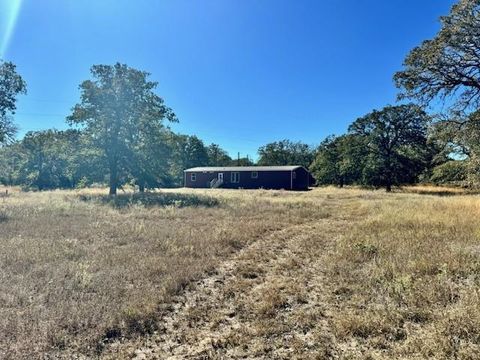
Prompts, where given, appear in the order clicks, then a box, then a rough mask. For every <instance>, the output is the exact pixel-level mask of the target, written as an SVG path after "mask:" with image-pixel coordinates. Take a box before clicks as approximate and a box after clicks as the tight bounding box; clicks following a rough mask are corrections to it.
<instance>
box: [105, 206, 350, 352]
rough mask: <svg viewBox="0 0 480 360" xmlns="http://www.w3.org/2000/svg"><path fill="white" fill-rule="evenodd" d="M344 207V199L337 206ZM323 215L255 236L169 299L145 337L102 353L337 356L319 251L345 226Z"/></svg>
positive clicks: (326, 252) (332, 208)
mask: <svg viewBox="0 0 480 360" xmlns="http://www.w3.org/2000/svg"><path fill="white" fill-rule="evenodd" d="M342 205H343V207H345V204H342ZM324 209H325V213H324V216H322V217H321V218H318V219H317V220H315V221H312V222H309V223H306V224H300V225H294V226H290V227H288V228H285V229H282V230H279V231H275V232H273V233H271V234H269V235H268V236H266V237H264V238H262V239H259V240H257V241H256V242H255V243H253V244H252V245H251V246H249V247H247V248H245V249H243V250H242V251H240V252H239V253H237V254H236V255H235V256H234V257H233V258H232V259H230V260H228V261H226V262H225V263H223V264H222V265H221V266H220V267H219V268H218V269H217V271H216V272H215V273H213V274H211V275H209V276H208V277H206V278H204V279H203V280H201V281H198V282H197V283H195V284H193V285H192V286H191V287H190V289H189V290H188V291H186V292H185V293H184V294H183V295H181V296H179V297H177V299H176V302H175V304H174V305H173V306H172V309H171V312H170V313H169V314H168V315H167V316H166V317H165V318H164V321H163V323H164V326H163V328H162V329H161V330H160V331H157V332H156V333H155V334H154V335H153V336H150V337H148V338H146V339H141V340H137V341H133V342H129V343H124V344H114V345H113V346H112V347H110V349H109V353H108V354H107V355H106V357H107V358H111V359H113V358H117V357H124V356H125V357H126V356H131V357H134V358H136V359H143V358H149V359H150V358H151V359H185V358H188V359H190V358H192V359H223V358H249V359H266V358H268V359H270V358H275V359H295V358H297V359H306V358H312V359H319V358H320V359H321V358H332V357H336V356H337V355H338V349H337V348H336V341H335V339H334V337H333V335H332V331H331V329H330V324H329V321H328V319H329V316H330V315H329V312H330V311H332V309H331V306H329V305H328V300H327V299H326V298H327V297H328V296H330V294H331V292H332V289H331V288H330V286H331V285H330V284H329V281H328V280H327V270H326V268H325V264H326V263H328V261H325V257H328V256H330V254H331V251H332V249H331V245H332V244H334V243H335V242H336V237H338V236H341V232H340V231H339V229H344V230H346V229H347V228H348V227H350V226H351V225H352V217H351V214H350V216H349V218H348V219H347V218H342V217H341V216H338V214H337V216H336V217H335V219H332V217H331V216H330V211H334V212H335V213H338V212H339V211H340V209H339V205H338V204H335V203H334V202H333V201H331V200H330V201H328V200H327V201H325V202H324Z"/></svg>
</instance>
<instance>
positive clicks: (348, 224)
mask: <svg viewBox="0 0 480 360" xmlns="http://www.w3.org/2000/svg"><path fill="white" fill-rule="evenodd" d="M0 191H1V190H0ZM104 193H105V192H104V191H103V190H82V191H78V192H74V191H70V192H69V191H54V192H43V193H22V192H18V191H13V192H12V191H11V195H10V196H9V197H6V198H5V197H3V198H0V277H1V279H0V280H1V281H0V333H1V334H2V336H1V337H0V358H7V359H8V358H11V359H18V358H41V357H44V358H73V357H74V356H75V357H77V358H82V357H84V358H107V359H118V358H132V357H135V358H137V359H141V358H155V359H165V358H176V359H183V358H192V359H224V358H257V359H260V358H264V359H270V358H275V359H309V358H311V359H330V358H333V359H412V358H413V359H414V358H418V359H424V358H434V359H445V358H451V359H478V358H480V299H479V290H480V220H479V219H480V197H478V196H477V195H472V194H467V193H465V192H464V191H459V190H451V189H438V188H429V187H425V188H421V187H415V188H407V189H403V190H402V191H397V192H394V193H392V194H386V193H384V192H383V191H369V190H360V189H335V188H322V189H315V190H312V191H310V192H301V193H296V192H283V191H262V190H259V191H243V190H237V191H229V190H208V191H207V190H201V191H193V190H185V189H182V190H176V191H173V190H169V191H161V192H157V193H151V194H147V195H145V196H139V195H133V194H121V195H120V196H118V198H117V199H116V200H115V201H111V200H110V199H109V198H108V197H105V196H104V195H103V194H104Z"/></svg>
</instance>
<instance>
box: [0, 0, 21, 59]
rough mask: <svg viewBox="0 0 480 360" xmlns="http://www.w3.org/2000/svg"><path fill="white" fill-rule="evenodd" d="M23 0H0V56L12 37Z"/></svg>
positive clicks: (3, 53) (4, 51) (0, 56)
mask: <svg viewBox="0 0 480 360" xmlns="http://www.w3.org/2000/svg"><path fill="white" fill-rule="evenodd" d="M22 1H23V0H0V58H2V57H3V56H4V55H5V53H6V51H7V48H8V45H9V43H10V40H11V39H12V35H13V32H14V30H15V24H16V23H17V18H18V14H19V13H20V8H21V6H22Z"/></svg>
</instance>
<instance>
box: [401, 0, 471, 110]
mask: <svg viewBox="0 0 480 360" xmlns="http://www.w3.org/2000/svg"><path fill="white" fill-rule="evenodd" d="M394 79H395V82H396V85H397V86H398V87H399V88H400V89H401V90H402V93H401V94H400V98H405V97H407V98H412V99H416V100H419V101H421V102H422V103H424V104H427V103H430V102H431V101H432V100H435V99H442V100H445V99H447V98H449V100H450V101H451V102H452V103H453V105H454V107H455V108H456V109H457V110H466V109H468V108H470V109H474V110H477V109H478V108H479V105H480V1H479V0H460V1H459V2H458V3H457V4H455V5H454V6H453V7H452V9H451V11H450V14H449V15H447V16H444V17H442V18H441V29H440V31H439V32H438V33H437V35H436V36H435V37H434V38H433V39H431V40H426V41H424V42H423V43H422V44H421V45H419V46H417V47H415V48H414V49H413V50H412V51H411V52H410V53H409V54H408V56H407V57H406V59H405V61H404V69H403V70H402V71H399V72H397V73H396V74H395V76H394Z"/></svg>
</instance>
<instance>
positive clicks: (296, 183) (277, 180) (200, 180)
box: [185, 168, 309, 190]
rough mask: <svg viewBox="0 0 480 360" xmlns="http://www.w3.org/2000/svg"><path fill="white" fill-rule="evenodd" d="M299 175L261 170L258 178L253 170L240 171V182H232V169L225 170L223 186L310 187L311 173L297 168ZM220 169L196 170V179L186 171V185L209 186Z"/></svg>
mask: <svg viewBox="0 0 480 360" xmlns="http://www.w3.org/2000/svg"><path fill="white" fill-rule="evenodd" d="M295 171H296V173H297V176H296V178H295V179H292V178H291V176H292V172H291V171H259V172H258V178H256V179H255V178H252V172H251V171H239V174H240V181H239V182H238V183H232V182H231V173H232V172H231V171H223V172H222V173H223V179H224V180H223V184H222V186H221V187H222V188H226V189H238V188H243V189H258V188H265V189H286V190H288V189H290V188H291V186H292V185H293V189H296V190H304V189H307V188H308V179H309V173H308V172H307V171H306V170H305V169H303V168H299V169H297V170H295ZM218 173H219V172H218V171H215V172H195V174H196V181H192V180H191V176H190V175H191V174H192V172H190V171H186V172H185V186H186V187H190V188H209V187H210V182H211V181H212V180H213V179H217V178H218Z"/></svg>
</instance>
